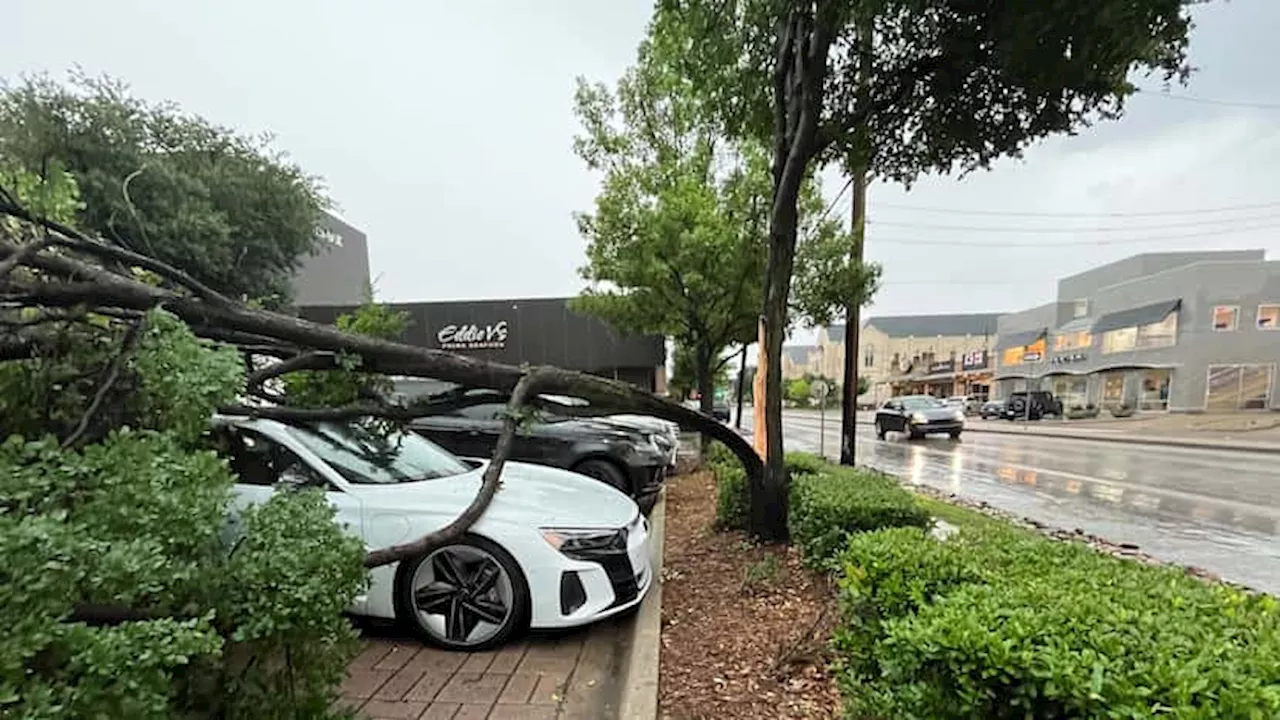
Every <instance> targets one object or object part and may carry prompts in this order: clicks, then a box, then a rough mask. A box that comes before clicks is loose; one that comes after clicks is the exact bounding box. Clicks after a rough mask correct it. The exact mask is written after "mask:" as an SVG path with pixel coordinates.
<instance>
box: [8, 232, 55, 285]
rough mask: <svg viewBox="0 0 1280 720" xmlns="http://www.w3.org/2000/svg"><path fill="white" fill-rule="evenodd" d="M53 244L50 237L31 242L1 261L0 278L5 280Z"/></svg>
mask: <svg viewBox="0 0 1280 720" xmlns="http://www.w3.org/2000/svg"><path fill="white" fill-rule="evenodd" d="M52 244H53V240H52V239H50V238H48V237H43V238H40V239H39V240H36V241H33V242H29V243H27V244H26V245H23V246H22V248H21V249H20V250H18V251H17V252H16V253H13V254H12V255H10V256H9V257H7V258H5V259H4V260H3V261H0V278H4V277H6V276H8V275H9V273H11V272H13V270H14V268H16V267H18V266H19V265H22V264H23V263H25V262H27V261H28V260H30V259H31V258H33V257H35V255H36V254H37V253H39V252H40V251H41V250H44V249H45V248H47V247H49V246H50V245H52Z"/></svg>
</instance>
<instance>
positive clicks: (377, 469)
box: [289, 423, 471, 485]
mask: <svg viewBox="0 0 1280 720" xmlns="http://www.w3.org/2000/svg"><path fill="white" fill-rule="evenodd" d="M289 430H290V431H291V432H292V433H293V435H294V437H296V438H298V440H299V441H301V442H302V444H303V445H306V446H307V449H309V450H311V451H312V452H314V453H315V454H316V455H319V456H320V458H321V459H322V460H324V461H325V462H326V463H328V464H329V465H330V467H332V468H333V469H334V470H337V471H338V472H339V473H340V474H341V475H342V477H344V478H346V480H347V482H352V483H360V484H365V485H391V484H395V483H403V482H416V481H419V480H434V479H436V478H443V477H450V476H453V475H461V474H463V473H465V472H469V471H470V470H471V467H470V466H468V465H467V464H466V463H464V462H462V460H459V459H458V458H457V457H454V456H453V455H451V454H450V453H449V452H448V451H446V450H445V449H444V448H442V447H440V446H439V445H436V444H435V443H433V442H431V441H430V440H427V439H426V438H424V437H422V436H421V435H417V434H415V433H411V432H408V433H406V432H399V431H396V432H392V433H388V434H383V433H379V432H375V431H373V430H372V429H369V428H365V427H361V426H360V425H358V424H354V423H352V424H347V423H316V424H313V425H309V426H306V427H301V426H290V428H289Z"/></svg>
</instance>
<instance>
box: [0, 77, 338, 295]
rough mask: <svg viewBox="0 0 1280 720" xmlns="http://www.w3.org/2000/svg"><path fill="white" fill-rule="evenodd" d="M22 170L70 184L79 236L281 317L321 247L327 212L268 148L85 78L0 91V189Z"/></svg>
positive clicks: (36, 80)
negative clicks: (303, 267)
mask: <svg viewBox="0 0 1280 720" xmlns="http://www.w3.org/2000/svg"><path fill="white" fill-rule="evenodd" d="M19 169H21V170H25V171H27V172H30V173H33V174H34V175H35V176H36V177H37V178H40V179H42V180H44V181H45V184H46V185H48V183H50V182H55V181H60V178H62V177H63V176H64V175H70V176H71V177H73V178H74V179H75V181H76V183H77V185H78V190H79V196H80V199H81V200H82V202H81V203H79V204H77V206H76V207H75V219H76V221H77V222H76V223H75V224H76V225H78V226H79V227H81V228H83V229H86V230H88V231H90V232H91V233H93V234H97V235H100V236H102V237H104V238H107V239H109V240H111V241H114V242H118V243H121V244H124V245H127V246H128V247H130V249H132V250H134V251H137V252H141V253H144V254H146V255H149V256H151V257H154V258H156V259H158V260H162V261H164V262H166V263H168V264H170V265H173V266H175V267H181V268H184V269H185V270H186V271H187V272H188V273H189V274H190V275H192V276H194V277H195V278H196V279H197V280H200V281H202V282H204V283H205V284H206V285H209V286H212V287H216V288H220V289H221V290H222V291H223V292H225V293H226V294H228V295H231V296H233V297H246V298H255V299H262V300H264V301H266V302H268V303H269V304H272V305H276V306H278V305H283V304H285V303H287V301H288V299H289V298H290V297H291V295H292V279H293V277H294V275H295V273H296V271H297V270H298V268H299V267H300V264H301V262H302V261H303V260H304V259H305V258H306V257H308V256H309V255H311V254H313V253H315V252H316V251H317V250H319V249H320V248H321V247H322V242H323V241H322V239H321V238H322V234H323V231H322V228H323V225H322V222H323V219H324V218H323V212H324V211H325V210H326V209H327V208H328V207H329V205H330V203H329V200H328V199H327V198H326V197H325V195H324V193H323V191H322V189H321V188H320V185H319V183H318V181H317V180H316V179H315V178H313V177H311V176H308V175H306V174H305V173H303V172H302V170H301V169H300V168H298V167H297V166H296V165H295V164H293V163H292V162H290V161H289V160H288V158H286V157H285V156H283V155H282V154H281V153H279V152H277V151H275V150H273V149H272V147H271V143H270V138H269V137H265V136H248V135H244V134H241V133H237V132H235V131H233V130H231V129H229V128H225V127H221V126H218V125H215V124H213V123H210V122H209V121H207V120H205V119H203V118H201V117H198V116H195V115H191V114H189V113H184V112H182V111H181V110H180V109H179V108H177V107H176V106H174V105H172V104H168V103H159V104H154V103H149V102H146V101H144V100H141V99H139V98H137V97H135V96H133V95H132V94H131V93H130V91H129V88H128V86H126V85H125V84H123V83H121V82H119V81H116V80H112V79H110V78H92V77H88V76H85V75H83V74H81V73H73V74H72V75H71V76H70V78H69V79H68V81H67V82H66V83H58V82H56V81H54V80H52V79H50V78H48V77H47V76H36V77H32V78H28V79H25V80H23V81H21V82H18V83H12V84H8V85H3V86H0V183H3V186H5V187H11V185H9V184H8V183H5V182H4V177H3V176H4V174H5V172H4V171H5V170H9V171H15V170H19ZM29 200H30V199H29ZM29 207H32V208H34V209H36V210H37V211H39V212H42V213H44V212H45V211H46V210H47V209H48V208H45V207H43V206H42V205H41V204H39V203H34V204H30V205H29Z"/></svg>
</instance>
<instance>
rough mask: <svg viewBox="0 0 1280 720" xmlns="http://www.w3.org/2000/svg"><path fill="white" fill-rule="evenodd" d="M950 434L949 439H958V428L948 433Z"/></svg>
mask: <svg viewBox="0 0 1280 720" xmlns="http://www.w3.org/2000/svg"><path fill="white" fill-rule="evenodd" d="M950 435H951V439H952V440H959V439H960V431H959V430H956V431H954V432H952V433H950Z"/></svg>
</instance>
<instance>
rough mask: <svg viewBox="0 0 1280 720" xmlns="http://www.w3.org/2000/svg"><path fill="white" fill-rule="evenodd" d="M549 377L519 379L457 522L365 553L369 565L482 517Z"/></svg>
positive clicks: (408, 554)
mask: <svg viewBox="0 0 1280 720" xmlns="http://www.w3.org/2000/svg"><path fill="white" fill-rule="evenodd" d="M545 378H546V371H543V370H534V371H532V372H530V373H529V374H527V375H525V376H524V377H522V378H520V381H519V382H517V383H516V387H515V390H513V391H512V393H511V400H510V402H508V403H507V413H506V416H505V417H504V418H503V420H502V433H501V434H500V435H498V445H497V447H496V448H494V451H493V459H492V460H490V461H489V466H488V467H486V468H485V469H484V475H483V476H482V479H481V482H480V491H479V492H477V493H476V496H475V497H474V498H472V500H471V504H470V505H468V506H467V509H465V510H463V511H462V513H461V514H460V515H458V517H456V518H454V520H453V522H451V523H449V524H448V525H445V526H444V527H442V528H440V529H439V530H436V531H435V532H432V533H428V534H426V535H423V536H422V537H420V538H418V539H417V540H414V541H413V542H410V543H405V544H403V545H392V546H390V547H385V548H382V549H380V550H374V551H373V552H371V553H369V554H368V555H367V556H365V560H364V566H365V567H367V568H375V567H380V566H382V565H389V564H391V563H393V562H399V561H401V560H406V559H408V558H412V557H417V556H419V555H424V554H426V553H428V552H431V551H432V550H434V549H436V548H438V547H441V546H444V545H446V544H448V543H450V542H452V541H454V540H456V539H458V538H459V537H461V536H462V534H463V533H465V532H466V531H467V530H468V529H469V528H470V527H471V526H472V525H474V524H475V522H476V521H477V520H479V519H480V516H481V515H483V514H484V511H485V509H487V508H488V507H489V503H490V502H492V500H493V496H494V494H495V493H497V492H498V486H499V484H500V483H499V480H500V478H501V476H502V468H503V466H504V465H505V464H506V462H507V457H508V456H510V455H511V448H512V446H514V445H515V438H516V431H517V430H519V429H520V420H519V416H518V412H519V411H520V409H521V408H522V407H524V404H525V400H526V399H527V398H529V397H530V396H532V395H536V394H537V387H538V385H540V384H541V383H542V382H543V381H544V379H545Z"/></svg>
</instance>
